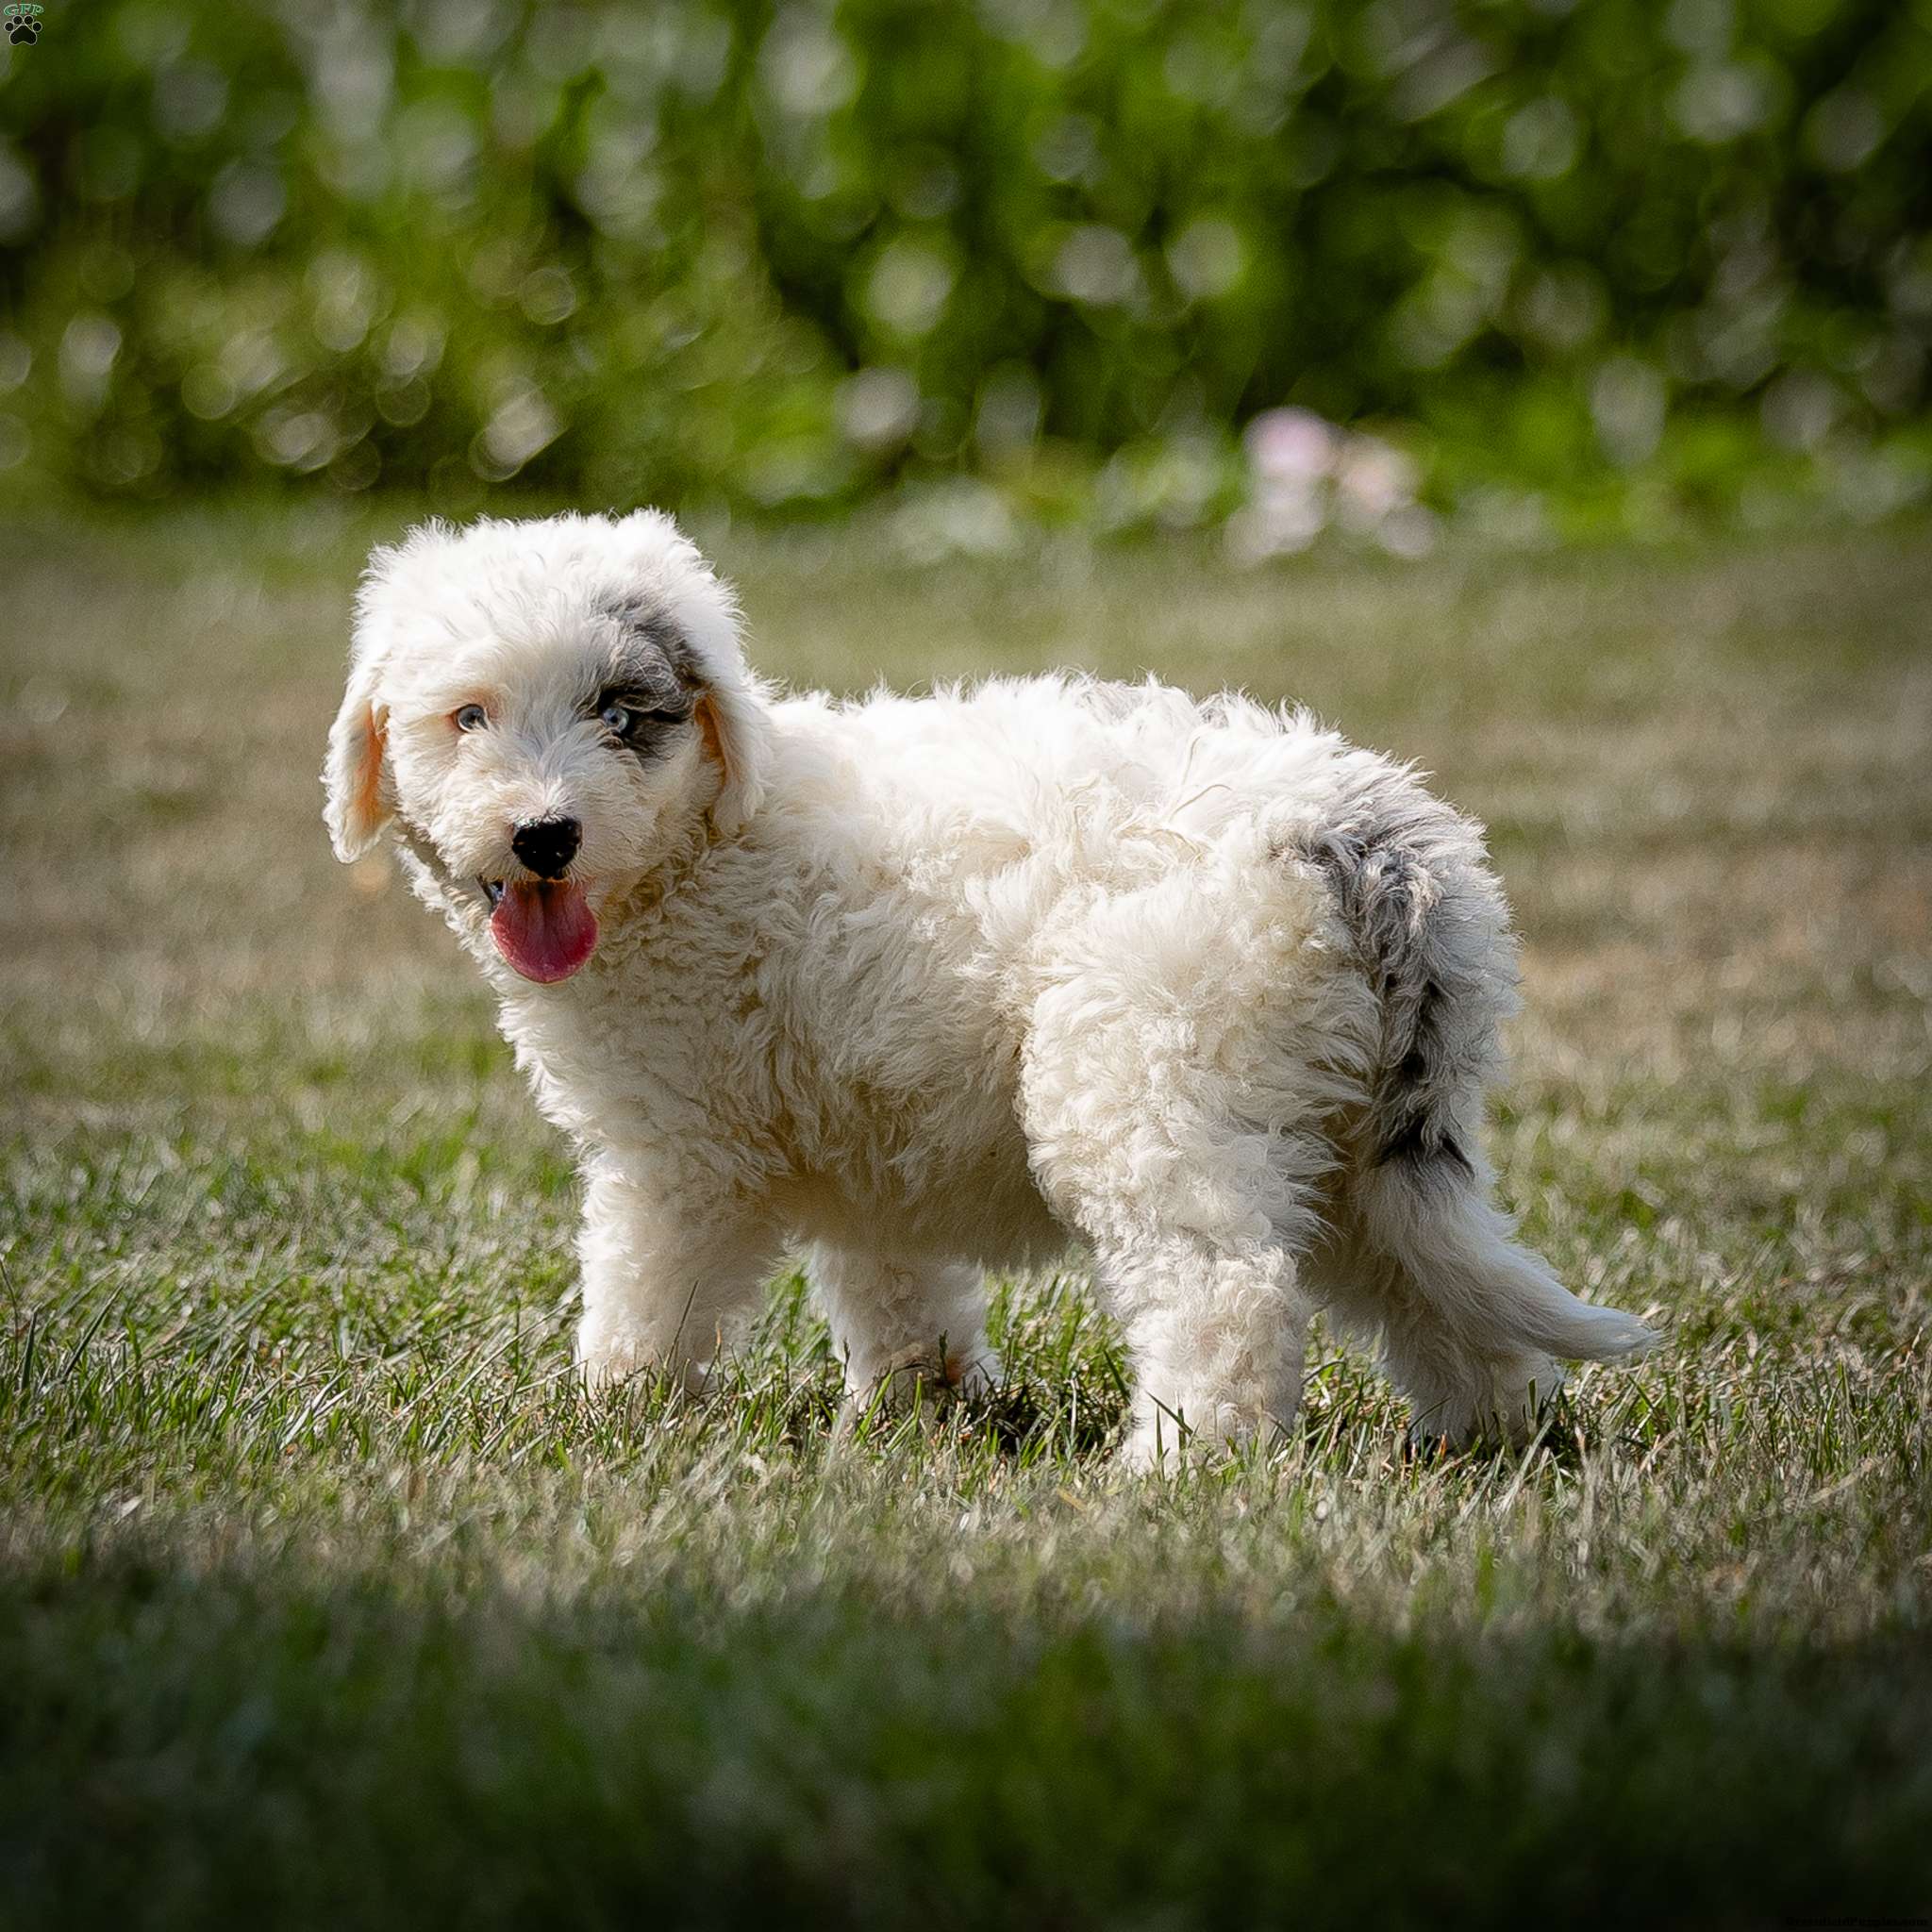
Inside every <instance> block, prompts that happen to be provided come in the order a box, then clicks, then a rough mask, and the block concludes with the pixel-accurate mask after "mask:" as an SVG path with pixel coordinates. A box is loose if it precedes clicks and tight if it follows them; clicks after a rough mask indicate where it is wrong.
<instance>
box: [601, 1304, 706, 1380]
mask: <svg viewBox="0 0 1932 1932" xmlns="http://www.w3.org/2000/svg"><path fill="white" fill-rule="evenodd" d="M576 1352H577V1372H578V1374H581V1375H582V1376H583V1378H584V1386H585V1388H586V1389H588V1390H589V1391H590V1392H591V1394H592V1395H603V1394H607V1393H608V1391H611V1390H613V1389H617V1388H621V1387H622V1386H623V1385H624V1384H625V1383H626V1382H628V1381H630V1380H632V1379H633V1378H634V1377H636V1376H638V1375H644V1374H652V1373H654V1372H655V1371H657V1370H658V1369H660V1368H663V1367H665V1366H666V1363H665V1360H664V1357H663V1355H662V1354H661V1352H660V1351H658V1350H657V1349H655V1348H652V1347H650V1346H649V1345H648V1344H647V1343H645V1342H644V1341H641V1339H640V1338H639V1337H638V1336H636V1335H634V1334H631V1333H629V1332H627V1331H626V1330H625V1329H623V1328H620V1327H613V1326H610V1325H608V1324H604V1323H593V1322H592V1321H591V1317H589V1316H588V1315H587V1316H585V1318H584V1320H583V1322H582V1323H581V1324H579V1326H578V1328H577V1351H576ZM677 1367H678V1374H679V1379H680V1380H681V1381H682V1383H683V1385H684V1390H685V1392H686V1394H688V1395H699V1394H702V1393H703V1392H704V1387H705V1379H706V1374H707V1371H706V1368H705V1366H704V1365H703V1364H701V1363H697V1362H691V1361H682V1362H680V1363H678V1365H677Z"/></svg>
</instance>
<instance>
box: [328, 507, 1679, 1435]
mask: <svg viewBox="0 0 1932 1932" xmlns="http://www.w3.org/2000/svg"><path fill="white" fill-rule="evenodd" d="M325 785H326V788H327V792H328V804H327V819H328V825H329V830H330V832H331V834H332V836H333V839H334V842H335V848H336V851H337V852H338V854H339V855H340V856H341V858H345V859H352V858H356V857H357V856H358V854H360V853H362V852H364V851H366V850H367V849H368V848H369V847H370V846H371V844H372V843H373V842H374V841H376V840H377V839H378V838H379V837H381V836H382V835H383V833H384V832H385V830H386V829H392V831H393V834H394V836H395V838H396V839H397V841H399V843H400V845H401V848H402V852H403V855H404V858H405V860H406V862H407V864H408V869H409V872H410V874H411V876H412V878H413V881H414V884H415V887H416V890H417V891H418V892H419V893H420V894H421V895H422V897H423V898H424V899H425V900H426V901H427V902H428V903H429V904H430V905H432V906H434V907H435V908H438V909H439V910H440V911H441V912H442V913H443V915H444V916H445V917H446V918H447V919H448V921H449V923H450V924H451V925H452V926H453V927H454V928H455V929H456V932H457V935H458V938H459V939H460V940H461V941H463V943H464V944H465V945H466V946H467V947H468V948H469V950H470V952H471V953H472V954H473V955H474V956H475V958H476V961H477V963H478V964H479V965H480V966H481V967H482V969H483V971H484V974H486V976H487V977H488V978H489V980H490V982H491V986H492V987H493V989H494V991H495V992H496V995H497V997H498V999H499V1001H500V1003H501V1006H502V1024H503V1030H504V1033H505V1035H506V1036H507V1037H508V1040H509V1041H510V1042H511V1044H512V1045H513V1046H514V1047H515V1049H516V1056H517V1060H518V1064H519V1065H521V1066H522V1067H523V1068H524V1070H525V1072H526V1073H527V1074H528V1075H529V1077H530V1079H531V1082H532V1084H533V1085H534V1087H535V1089H536V1094H537V1101H538V1104H539V1106H540V1107H541V1108H542V1110H543V1112H544V1113H545V1114H546V1115H547V1116H548V1117H549V1118H550V1119H551V1120H552V1121H554V1122H555V1123H556V1124H558V1126H560V1127H562V1128H563V1129H564V1130H565V1131H566V1132H567V1133H568V1134H569V1135H570V1136H571V1138H572V1139H573V1140H574V1141H575V1143H576V1145H577V1147H578V1149H579V1151H580V1154H581V1157H582V1162H583V1169H584V1175H585V1181H586V1188H587V1198H586V1202H585V1214H584V1228H583V1235H582V1239H581V1242H580V1254H581V1257H582V1262H583V1299H584V1312H583V1323H582V1326H581V1329H580V1331H579V1338H578V1351H579V1356H580V1358H581V1361H582V1363H583V1366H584V1369H585V1370H586V1372H587V1373H588V1374H589V1376H590V1378H591V1381H592V1383H593V1384H601V1383H604V1382H608V1380H610V1379H611V1378H613V1377H618V1376H623V1375H626V1374H631V1373H632V1372H634V1371H636V1370H638V1369H640V1368H642V1367H644V1366H646V1365H648V1364H662V1365H669V1366H675V1367H676V1368H677V1369H678V1370H680V1371H681V1372H682V1373H683V1374H685V1375H686V1376H687V1377H688V1378H689V1379H690V1380H691V1382H692V1383H693V1385H695V1384H696V1383H698V1382H700V1381H701V1380H702V1378H703V1375H704V1373H705V1370H706V1368H707V1366H708V1363H709V1362H710V1361H711V1359H712V1358H713V1357H714V1356H715V1354H716V1352H717V1351H718V1349H719V1347H720V1346H721V1341H722V1339H723V1338H724V1337H727V1336H728V1335H729V1333H730V1330H731V1327H732V1324H733V1322H734V1319H735V1318H737V1317H740V1316H741V1315H742V1314H744V1313H745V1312H746V1311H747V1309H748V1308H749V1307H752V1306H753V1305H754V1303H755V1301H756V1298H757V1296H758V1291H759V1289H760V1286H761V1285H762V1284H763V1282H764V1281H765V1280H766V1278H767V1275H768V1274H769V1272H770V1270H771V1268H772V1266H773V1263H774V1259H775V1258H776V1257H777V1256H778V1254H779V1253H780V1251H781V1250H782V1249H783V1248H785V1247H786V1246H787V1244H789V1243H800V1244H803V1245H804V1246H805V1247H806V1249H807V1260H808V1270H809V1274H810V1276H811V1280H812V1282H813V1284H814V1286H815V1288H816V1290H817V1292H818V1294H819V1296H820V1297H821V1299H822V1301H823V1304H824V1311H825V1314H826V1316H827V1317H828V1318H829V1320H830V1323H831V1326H832V1333H833V1336H834V1339H835V1341H836V1344H837V1347H838V1351H839V1354H840V1356H841V1357H842V1359H843V1361H844V1363H845V1373H846V1376H847V1380H848V1384H849V1386H850V1388H851V1389H852V1390H853V1391H855V1393H859V1394H863V1393H864V1392H865V1391H871V1390H874V1389H878V1388H880V1387H881V1384H882V1382H883V1383H884V1388H885V1391H886V1392H888V1393H891V1392H893V1391H894V1390H895V1388H896V1386H897V1383H896V1380H886V1379H885V1378H902V1377H905V1376H907V1375H908V1374H912V1373H913V1372H914V1371H915V1370H916V1372H917V1373H918V1374H921V1375H923V1376H924V1377H926V1378H928V1379H930V1380H933V1381H940V1380H943V1381H945V1382H949V1383H952V1384H955V1385H958V1384H960V1383H962V1382H967V1381H971V1380H974V1379H976V1378H982V1377H988V1376H991V1375H994V1374H997V1364H996V1362H995V1361H994V1358H993V1357H992V1354H991V1351H990V1350H989V1348H988V1345H987V1341H986V1337H985V1328H984V1310H985V1293H984V1288H983V1282H982V1275H981V1271H982V1269H984V1268H987V1267H994V1268H1012V1267H1017V1266H1020V1265H1023V1264H1024V1263H1025V1262H1027V1261H1028V1260H1035V1259H1043V1258H1051V1257H1055V1256H1057V1255H1059V1254H1061V1253H1063V1252H1064V1251H1065V1250H1066V1249H1067V1247H1068V1246H1069V1244H1070V1243H1072V1242H1080V1243H1084V1244H1085V1246H1086V1248H1087V1249H1088V1250H1089V1251H1090V1253H1091V1258H1092V1264H1093V1274H1094V1278H1095V1282H1096V1285H1097V1288H1098V1291H1099V1294H1100V1296H1101V1298H1102V1300H1103V1301H1104V1303H1105V1305H1106V1306H1107V1307H1108V1308H1110V1309H1111V1310H1112V1311H1113V1313H1114V1314H1115V1315H1116V1316H1117V1317H1118V1318H1119V1320H1120V1322H1121V1324H1122V1325H1123V1327H1124V1332H1125V1335H1126V1339H1127V1342H1128V1345H1129V1348H1130V1350H1131V1352H1132V1357H1133V1366H1134V1371H1135V1374H1136V1377H1137V1392H1136V1395H1135V1398H1134V1420H1133V1433H1132V1438H1131V1441H1130V1444H1129V1453H1130V1454H1131V1455H1132V1456H1133V1457H1135V1458H1136V1459H1137V1460H1140V1461H1143V1462H1144V1461H1149V1460H1152V1459H1154V1458H1156V1457H1158V1456H1159V1455H1160V1454H1161V1453H1162V1451H1163V1449H1165V1448H1172V1447H1175V1446H1178V1445H1179V1444H1180V1443H1181V1442H1183V1441H1187V1440H1189V1439H1190V1438H1196V1439H1199V1440H1201V1441H1207V1442H1214V1443H1220V1442H1229V1441H1240V1440H1241V1439H1243V1438H1245V1437H1248V1436H1251V1435H1253V1434H1254V1433H1255V1432H1257V1431H1258V1430H1262V1429H1264V1428H1265V1427H1267V1426H1269V1425H1271V1424H1272V1425H1280V1424H1286V1423H1288V1421H1289V1420H1290V1418H1291V1417H1292V1416H1293V1414H1294V1412H1295V1408H1296V1405H1297V1403H1298V1400H1299V1396H1300V1381H1301V1374H1302V1355H1303V1347H1304V1338H1305V1334H1306V1330H1307V1322H1308V1317H1309V1314H1310V1312H1311V1311H1312V1310H1313V1309H1315V1308H1317V1307H1325V1308H1326V1309H1328V1310H1329V1312H1330V1314H1331V1316H1332V1317H1333V1318H1335V1319H1337V1320H1339V1321H1340V1322H1341V1324H1343V1325H1344V1326H1345V1327H1347V1328H1349V1329H1351V1330H1353V1331H1355V1332H1357V1333H1360V1334H1363V1335H1376V1336H1379V1338H1380V1341H1381V1347H1382V1352H1383V1358H1384V1360H1385V1362H1386V1365H1387V1367H1388V1370H1389V1373H1390V1374H1391V1375H1392V1376H1393V1377H1394V1379H1395V1380H1396V1382H1397V1383H1398V1384H1399V1385H1400V1386H1401V1387H1402V1388H1403V1389H1404V1390H1405V1391H1407V1394H1408V1395H1409V1397H1410V1398H1411V1401H1412V1403H1413V1405H1414V1411H1415V1418H1416V1425H1417V1428H1418V1430H1419V1431H1421V1432H1422V1433H1424V1434H1425V1435H1427V1436H1430V1437H1442V1438H1447V1439H1449V1440H1451V1441H1464V1440H1467V1439H1468V1438H1469V1437H1471V1436H1472V1435H1474V1434H1477V1433H1481V1432H1486V1431H1491V1430H1499V1431H1501V1432H1503V1433H1505V1434H1515V1433H1519V1432H1520V1431H1521V1430H1522V1429H1523V1428H1524V1425H1525V1424H1527V1423H1529V1422H1530V1421H1531V1420H1532V1419H1533V1418H1534V1415H1535V1413H1536V1409H1537V1407H1538V1405H1539V1404H1540V1403H1541V1402H1542V1401H1543V1400H1545V1399H1546V1398H1547V1397H1548V1396H1549V1395H1550V1394H1551V1393H1552V1391H1555V1390H1556V1389H1557V1386H1558V1384H1559V1381H1560V1375H1559V1374H1558V1371H1557V1366H1556V1361H1557V1358H1581V1357H1588V1358H1592V1359H1605V1358H1608V1357H1620V1356H1625V1355H1629V1354H1631V1353H1633V1352H1634V1351H1636V1350H1638V1349H1640V1348H1641V1347H1642V1346H1643V1345H1644V1344H1645V1343H1646V1342H1647V1341H1649V1340H1650V1339H1651V1338H1650V1335H1649V1331H1647V1330H1646V1329H1645V1328H1644V1327H1643V1326H1642V1325H1641V1324H1639V1323H1638V1322H1637V1321H1635V1320H1633V1319H1632V1318H1631V1317H1630V1316H1628V1315H1625V1314H1622V1313H1620V1312H1618V1311H1617V1310H1615V1309H1611V1308H1604V1307H1589V1306H1586V1305H1585V1304H1584V1303H1582V1302H1579V1301H1577V1300H1576V1299H1575V1298H1574V1296H1572V1295H1571V1294H1570V1293H1569V1292H1568V1291H1565V1290H1564V1289H1563V1288H1562V1287H1561V1286H1560V1285H1559V1284H1558V1283H1557V1280H1556V1279H1555V1278H1554V1276H1553V1275H1552V1274H1551V1273H1550V1271H1549V1269H1548V1268H1547V1267H1546V1266H1545V1265H1544V1264H1543V1263H1542V1262H1541V1260H1540V1259H1538V1258H1537V1257H1536V1256H1534V1255H1532V1254H1530V1253H1528V1252H1526V1251H1525V1250H1524V1249H1523V1248H1522V1247H1519V1246H1517V1245H1516V1244H1515V1243H1514V1242H1513V1241H1512V1240H1511V1238H1510V1237H1511V1231H1512V1230H1511V1224H1510V1223H1509V1221H1508V1220H1507V1218H1506V1217H1505V1216H1504V1215H1503V1214H1502V1213H1501V1212H1500V1211H1499V1210H1498V1209H1497V1208H1495V1207H1494V1206H1493V1205H1492V1204H1491V1174H1490V1170H1489V1168H1488V1167H1487V1165H1486V1163H1485V1161H1484V1158H1483V1153H1482V1147H1481V1139H1480V1135H1481V1124H1482V1093H1483V1087H1484V1083H1485V1081H1486V1080H1487V1079H1488V1078H1489V1077H1490V1076H1491V1074H1493V1072H1494V1071H1495V1069H1496V1066H1497V1058H1498V1048H1497V1024H1498V1022H1499V1021H1500V1020H1501V1019H1502V1018H1503V1017H1504V1016H1505V1015H1506V1013H1507V1011H1508V1010H1509V1008H1510V1004H1511V999H1512V992H1511V988H1512V982H1513V976H1514V971H1513V950H1512V946H1511V941H1510V938H1509V932H1508V925H1507V912H1506V909H1505V907H1504V903H1503V898H1502V894H1501V892H1500V891H1499V890H1498V887H1497V884H1496V881H1495V879H1494V877H1493V876H1492V875H1491V873H1490V871H1489V869H1488V867H1487V865H1486V863H1485V860H1484V853H1483V846H1482V841H1481V837H1480V834H1479V832H1478V830H1477V828H1476V827H1475V826H1474V824H1471V823H1470V822H1469V821H1468V820H1467V819H1463V818H1460V817H1458V816H1457V814H1456V813H1455V812H1454V811H1452V810H1450V809H1449V808H1447V807H1445V806H1443V805H1441V804H1440V803H1438V802H1437V801H1436V800H1435V799H1433V798H1432V797H1430V796H1429V794H1428V793H1427V792H1426V791H1424V789H1423V787H1422V786H1421V785H1420V784H1418V783H1417V781H1416V779H1415V778H1414V777H1413V776H1412V775H1411V774H1409V773H1408V772H1407V771H1406V770H1404V769H1403V768H1402V767H1400V766H1398V765H1394V764H1391V763H1390V762H1389V761H1388V760H1387V759H1384V758H1378V757H1375V756H1374V755H1373V754H1371V753H1368V752H1364V751H1357V750H1355V749H1353V748H1351V747H1350V746H1348V745H1347V744H1345V743H1343V742H1342V741H1341V739H1339V738H1337V737H1336V736H1334V735H1333V734H1332V733H1330V732H1327V731H1324V730H1323V729H1321V728H1319V727H1318V726H1317V725H1316V724H1314V723H1312V722H1311V721H1310V720H1309V719H1308V718H1307V717H1306V716H1304V715H1300V714H1293V715H1282V714H1278V713H1276V712H1273V711H1269V710H1265V709H1263V708H1260V707H1258V706H1257V705H1254V704H1250V703H1248V702H1246V701H1245V700H1243V699H1241V698H1237V697H1218V698H1210V699H1208V700H1207V701H1205V702H1199V701H1196V700H1195V699H1193V698H1191V697H1190V696H1188V695H1186V694H1185V693H1183V692H1181V691H1173V690H1169V689H1167V688H1165V687H1162V686H1159V685H1156V684H1152V683H1150V684H1147V685H1144V686H1132V687H1127V686H1121V685H1113V684H1102V683H1096V682H1093V681H1091V680H1090V679H1087V678H1084V677H1074V676H1053V677H1040V678H1028V679H1010V680H1008V679H1001V680H995V681H992V682H989V683H986V684H983V685H979V686H977V687H974V688H972V689H969V690H947V691H941V692H940V693H939V694H938V695H936V696H934V697H930V698H923V699H908V698H900V697H893V696H889V695H883V694H881V695H876V696H874V697H871V698H868V699H866V700H864V701H862V702H859V703H852V704H841V703H835V702H833V701H832V700H831V699H829V698H826V697H824V696H819V695H808V696H803V697H783V698H781V697H779V696H777V695H775V694H774V692H772V691H769V690H767V689H766V688H764V687H763V686H761V685H760V684H759V683H758V682H757V681H756V680H755V679H754V678H753V677H752V675H750V674H749V673H748V672H747V671H746V668H745V665H744V661H743V658H742V656H741V650H740V642H739V625H738V616H737V610H736V607H735V604H734V601H733V598H732V596H731V593H730V591H728V590H727V589H725V587H724V585H722V584H721V583H720V582H719V581H718V579H717V578H716V577H715V576H714V575H712V573H711V571H710V569H709V568H708V565H707V564H706V562H705V560H704V558H702V557H701V556H700V555H699V554H698V552H697V551H696V550H695V549H694V548H693V547H692V546H691V543H690V542H688V541H686V540H685V539H684V538H683V537H682V536H681V535H680V534H679V533H678V531H677V529H676V526H675V525H674V524H673V523H672V522H671V521H670V520H669V519H668V518H666V517H663V516H661V515H658V514H656V513H654V512H651V511H641V512H639V513H638V514H636V515H634V516H627V517H625V518H623V519H621V520H610V519H606V518H602V517H583V516H562V517H553V518H550V519H548V520H546V521H543V522H540V523H521V524H518V523H495V522H482V523H478V524H476V525H473V526H471V527H469V528H467V529H462V530H453V529H449V528H446V527H443V526H441V525H429V526H427V527H425V528H423V529H419V530H417V531H415V532H414V533H413V534H412V535H411V536H410V537H409V538H408V540H407V541H405V542H403V543H402V544H401V545H400V546H398V547H397V548H395V549H392V550H379V551H377V552H376V554H375V558H374V559H373V560H372V562H371V564H370V567H369V571H368V575H367V576H366V578H365V581H364V583H363V587H362V592H361V597H360V601H359V605H358V623H357V627H356V637H355V645H354V653H353V660H352V664H351V669H350V673H349V685H348V693H347V696H346V697H345V698H344V700H343V703H342V708H341V716H340V717H339V718H338V719H337V720H336V724H335V728H334V730H333V732H332V734H331V736H330V740H329V750H328V763H327V769H326V772H325Z"/></svg>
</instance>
